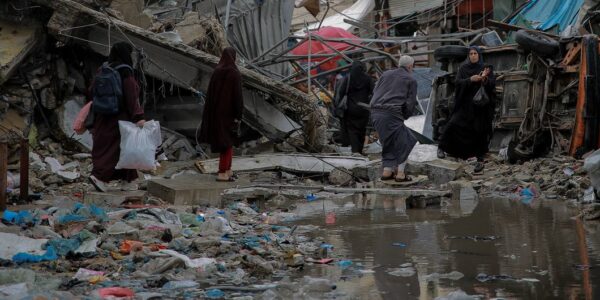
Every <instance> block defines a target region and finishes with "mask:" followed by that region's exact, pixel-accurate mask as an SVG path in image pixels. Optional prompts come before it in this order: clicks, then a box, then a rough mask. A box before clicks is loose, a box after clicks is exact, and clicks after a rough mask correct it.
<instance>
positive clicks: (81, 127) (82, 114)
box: [73, 101, 92, 135]
mask: <svg viewBox="0 0 600 300" xmlns="http://www.w3.org/2000/svg"><path fill="white" fill-rule="evenodd" d="M90 107H92V102H91V101H90V102H88V103H87V104H86V105H84V106H83V107H82V108H81V110H80V111H79V113H77V117H76V118H75V121H73V131H75V133H77V134H79V135H82V134H83V133H84V132H85V131H86V129H87V128H86V127H85V120H86V119H87V117H88V114H89V113H90Z"/></svg>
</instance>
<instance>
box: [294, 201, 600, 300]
mask: <svg viewBox="0 0 600 300" xmlns="http://www.w3.org/2000/svg"><path fill="white" fill-rule="evenodd" d="M322 207H324V208H322ZM296 213H297V214H298V215H299V216H300V217H301V219H300V220H298V221H296V222H294V223H295V224H298V225H308V224H311V225H318V226H319V228H320V229H319V230H317V231H315V232H314V233H313V234H316V235H318V236H321V237H323V239H324V242H325V243H327V244H331V245H332V246H333V250H332V252H331V253H332V254H331V256H332V257H335V258H337V259H338V260H337V262H334V263H332V264H328V265H317V264H315V265H313V266H310V267H307V268H306V269H305V271H304V274H302V275H309V276H311V277H324V278H328V279H330V280H332V281H333V282H336V284H337V290H336V293H337V294H336V295H337V298H351V299H436V298H438V299H471V298H457V297H456V296H457V295H459V294H462V295H465V294H468V295H471V296H473V297H474V298H473V299H490V298H498V299H597V298H600V292H597V291H596V293H592V290H594V289H595V288H597V287H598V286H599V285H600V281H599V279H600V269H598V268H596V266H598V261H599V259H600V235H598V234H597V231H598V230H600V224H599V223H596V222H586V223H585V224H584V223H583V222H582V221H578V220H576V219H575V218H573V215H574V214H575V212H574V211H572V210H570V209H568V208H567V206H566V205H565V203H564V202H562V201H557V200H541V199H534V200H533V201H526V202H523V201H515V200H510V199H508V198H507V197H487V198H485V199H481V200H478V199H477V198H476V197H473V198H470V199H469V198H463V199H460V200H451V201H448V202H443V203H442V206H441V207H439V206H438V207H429V208H427V209H406V205H405V202H404V201H403V200H402V199H393V198H389V197H381V196H379V197H375V198H372V199H369V200H367V199H364V198H363V197H361V198H360V199H355V198H354V199H350V200H335V201H334V200H323V201H322V203H319V202H313V203H305V204H302V205H299V206H298V208H297V210H296ZM334 214H335V216H333V215H334Z"/></svg>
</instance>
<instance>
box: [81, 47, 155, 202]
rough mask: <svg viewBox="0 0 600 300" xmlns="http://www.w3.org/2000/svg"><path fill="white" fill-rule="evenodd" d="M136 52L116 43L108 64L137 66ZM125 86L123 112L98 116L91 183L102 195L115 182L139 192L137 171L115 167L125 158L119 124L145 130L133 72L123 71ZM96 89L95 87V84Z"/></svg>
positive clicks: (125, 188) (95, 122)
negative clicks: (117, 181) (121, 156)
mask: <svg viewBox="0 0 600 300" xmlns="http://www.w3.org/2000/svg"><path fill="white" fill-rule="evenodd" d="M132 52H133V48H132V46H131V45H130V44H128V43H124V42H120V43H116V44H114V45H113V46H112V48H111V49H110V54H109V56H108V63H109V65H110V66H111V67H116V66H118V65H122V64H126V65H128V66H130V67H131V66H133V61H132V58H131V54H132ZM118 72H119V74H120V75H121V81H122V84H123V99H122V101H121V108H120V109H119V113H118V114H116V115H104V114H95V115H94V125H93V128H92V130H91V132H92V139H93V147H92V163H93V169H92V175H91V176H90V178H89V179H90V181H91V182H92V184H93V185H94V186H95V187H96V189H97V190H98V191H101V192H106V190H107V187H106V184H107V183H108V182H109V181H112V180H121V183H122V185H121V189H122V190H137V185H136V184H135V183H134V182H133V181H134V180H136V179H137V178H138V175H137V171H136V170H131V169H119V170H116V169H115V166H116V165H117V162H118V161H119V155H120V154H121V149H120V144H121V133H120V132H119V121H120V120H121V121H129V122H132V123H136V124H137V125H138V126H140V127H142V126H144V110H143V108H142V107H141V105H140V102H139V93H140V87H139V85H138V83H137V81H136V79H135V77H134V74H133V72H132V71H131V69H129V68H119V69H118ZM92 86H93V84H92Z"/></svg>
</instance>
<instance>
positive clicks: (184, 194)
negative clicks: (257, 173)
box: [148, 174, 240, 207]
mask: <svg viewBox="0 0 600 300" xmlns="http://www.w3.org/2000/svg"><path fill="white" fill-rule="evenodd" d="M239 185H240V183H239V182H218V181H216V177H215V175H207V174H199V175H189V176H187V175H182V176H179V177H176V178H174V179H152V180H149V181H148V193H149V194H150V195H152V196H155V197H158V198H161V199H162V200H164V201H166V202H168V203H171V204H174V205H200V206H217V207H222V205H223V203H222V199H221V195H222V194H223V191H224V190H226V189H231V188H235V187H238V186H239Z"/></svg>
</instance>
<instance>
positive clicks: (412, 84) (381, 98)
mask: <svg viewBox="0 0 600 300" xmlns="http://www.w3.org/2000/svg"><path fill="white" fill-rule="evenodd" d="M416 105H417V81H416V80H415V79H414V78H413V76H412V75H411V74H410V73H409V72H408V70H407V69H406V68H404V67H400V68H397V69H394V70H389V71H386V72H384V73H383V74H382V75H381V78H379V80H378V81H377V84H376V85H375V90H374V91H373V98H371V110H372V111H388V112H392V113H394V114H395V115H398V116H401V117H402V118H404V119H407V118H409V117H410V116H412V114H413V111H414V109H415V106H416Z"/></svg>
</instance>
